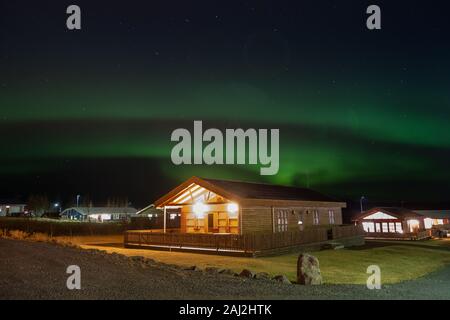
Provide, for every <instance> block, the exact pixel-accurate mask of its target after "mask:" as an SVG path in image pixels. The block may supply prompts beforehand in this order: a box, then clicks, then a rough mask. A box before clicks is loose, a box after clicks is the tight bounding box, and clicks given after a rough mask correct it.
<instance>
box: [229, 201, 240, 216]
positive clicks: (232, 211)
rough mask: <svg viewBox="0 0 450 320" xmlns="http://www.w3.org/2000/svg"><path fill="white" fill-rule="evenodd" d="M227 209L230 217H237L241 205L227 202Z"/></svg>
mask: <svg viewBox="0 0 450 320" xmlns="http://www.w3.org/2000/svg"><path fill="white" fill-rule="evenodd" d="M227 211H228V213H229V214H230V217H236V216H237V213H238V211H239V206H238V204H237V203H229V204H227Z"/></svg>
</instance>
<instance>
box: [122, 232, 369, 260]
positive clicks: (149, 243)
mask: <svg viewBox="0 0 450 320" xmlns="http://www.w3.org/2000/svg"><path fill="white" fill-rule="evenodd" d="M362 235H363V233H362V229H361V228H360V227H359V226H336V227H333V228H331V229H328V228H315V229H313V228H311V229H307V230H304V231H295V232H280V233H251V234H243V235H238V234H200V233H198V234H194V233H176V232H172V233H162V232H154V231H152V230H132V231H127V232H125V234H124V245H125V247H138V248H152V249H165V250H189V251H199V252H205V253H208V252H210V253H221V254H242V255H255V254H257V253H261V252H264V251H274V250H277V249H286V248H289V247H298V246H302V245H307V244H314V243H324V242H326V241H331V240H338V239H340V238H348V237H356V236H362Z"/></svg>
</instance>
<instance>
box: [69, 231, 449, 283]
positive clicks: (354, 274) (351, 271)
mask: <svg viewBox="0 0 450 320" xmlns="http://www.w3.org/2000/svg"><path fill="white" fill-rule="evenodd" d="M119 240H121V239H117V240H116V241H114V240H113V239H111V238H109V239H108V240H107V241H106V239H105V242H109V243H114V242H116V243H117V242H119ZM89 242H90V244H89ZM101 242H102V241H101V240H100V239H97V241H94V240H92V239H91V240H90V241H85V242H83V239H78V243H79V244H84V245H85V246H86V247H90V248H92V247H95V248H97V249H102V250H107V251H109V252H117V253H121V254H125V255H130V256H136V255H141V256H145V257H149V258H152V259H155V260H158V261H161V262H165V263H169V264H179V265H186V266H189V265H196V266H199V267H201V268H205V267H209V266H214V267H220V268H230V269H232V270H234V271H236V272H240V271H241V270H242V269H244V268H247V269H250V270H253V271H256V272H262V271H264V272H268V273H269V274H271V275H276V274H285V275H286V276H287V277H288V278H289V279H291V280H294V281H295V280H296V268H297V257H298V254H288V255H282V256H275V257H265V258H239V257H227V256H218V255H206V254H195V253H183V252H167V251H155V250H145V249H124V248H121V247H120V244H117V245H108V246H104V245H102V244H101ZM312 254H313V255H314V256H316V257H317V258H318V259H319V262H320V269H321V272H322V276H323V279H324V282H325V283H330V284H365V283H366V280H367V277H368V274H367V273H366V270H367V267H368V266H370V265H373V264H375V265H378V266H379V267H380V268H381V277H382V282H383V283H384V284H390V283H397V282H400V281H405V280H412V279H416V278H418V277H421V276H424V275H426V274H428V273H430V272H433V271H436V270H438V269H439V268H441V267H444V266H445V265H448V264H450V239H448V240H428V241H409V242H406V241H401V242H399V241H397V242H395V241H390V242H389V241H387V242H370V243H368V244H366V245H365V246H362V247H354V248H348V249H341V250H324V251H318V252H313V253H312Z"/></svg>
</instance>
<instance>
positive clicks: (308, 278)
mask: <svg viewBox="0 0 450 320" xmlns="http://www.w3.org/2000/svg"><path fill="white" fill-rule="evenodd" d="M297 283H298V284H302V285H319V284H323V280H322V275H321V273H320V267H319V260H318V259H317V258H316V257H314V256H312V255H310V254H308V253H302V254H300V255H299V256H298V260H297Z"/></svg>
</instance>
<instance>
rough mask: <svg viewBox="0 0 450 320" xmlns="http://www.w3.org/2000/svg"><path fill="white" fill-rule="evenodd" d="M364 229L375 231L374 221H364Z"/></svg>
mask: <svg viewBox="0 0 450 320" xmlns="http://www.w3.org/2000/svg"><path fill="white" fill-rule="evenodd" d="M363 229H364V231H366V232H375V225H374V223H373V222H363Z"/></svg>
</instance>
